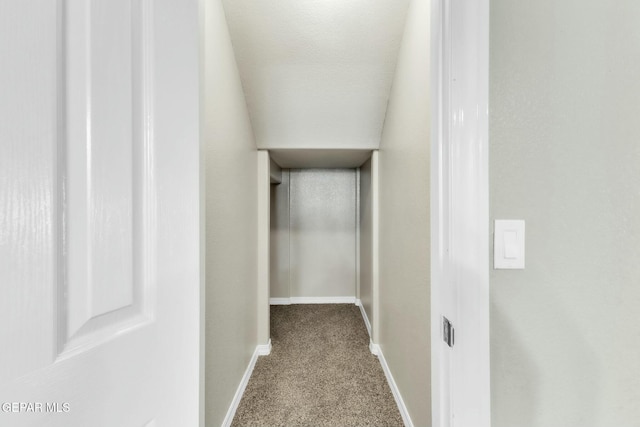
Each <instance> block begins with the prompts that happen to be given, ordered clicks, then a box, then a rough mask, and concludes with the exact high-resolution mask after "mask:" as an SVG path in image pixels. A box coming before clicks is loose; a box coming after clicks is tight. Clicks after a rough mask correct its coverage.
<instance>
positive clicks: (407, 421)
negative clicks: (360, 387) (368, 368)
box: [369, 341, 413, 427]
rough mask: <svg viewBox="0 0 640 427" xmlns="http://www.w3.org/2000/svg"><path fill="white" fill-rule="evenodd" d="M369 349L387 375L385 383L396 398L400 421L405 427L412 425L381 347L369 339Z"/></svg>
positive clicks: (411, 426)
mask: <svg viewBox="0 0 640 427" xmlns="http://www.w3.org/2000/svg"><path fill="white" fill-rule="evenodd" d="M369 350H371V353H372V354H374V355H375V356H378V360H379V361H380V365H382V370H383V371H384V375H385V377H387V383H389V388H391V393H393V398H394V399H395V400H396V405H398V410H399V411H400V415H401V416H402V421H403V422H404V425H405V427H413V421H411V417H410V416H409V411H407V407H406V406H405V404H404V400H402V396H401V395H400V390H398V386H397V385H396V381H395V380H394V379H393V375H392V374H391V371H390V370H389V365H387V361H386V360H385V358H384V354H383V353H382V349H381V348H380V346H379V345H378V344H374V343H373V341H371V342H370V343H369Z"/></svg>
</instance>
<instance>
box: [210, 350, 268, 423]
mask: <svg viewBox="0 0 640 427" xmlns="http://www.w3.org/2000/svg"><path fill="white" fill-rule="evenodd" d="M269 353H271V340H269V343H268V344H263V345H258V346H256V349H255V351H254V352H253V355H252V356H251V360H250V361H249V366H247V370H246V371H244V375H243V376H242V380H240V385H238V389H237V390H236V394H235V395H234V396H233V400H232V401H231V405H230V406H229V409H228V410H227V415H226V416H225V417H224V421H222V427H229V426H231V422H232V421H233V417H234V416H235V415H236V410H237V409H238V405H239V404H240V400H242V395H243V394H244V390H245V389H246V388H247V384H248V383H249V378H251V374H252V373H253V368H255V366H256V362H257V361H258V356H266V355H268V354H269Z"/></svg>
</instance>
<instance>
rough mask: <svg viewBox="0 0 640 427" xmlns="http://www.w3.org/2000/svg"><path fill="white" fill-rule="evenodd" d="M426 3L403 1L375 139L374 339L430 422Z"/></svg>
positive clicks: (417, 413) (415, 408) (422, 422)
mask: <svg viewBox="0 0 640 427" xmlns="http://www.w3.org/2000/svg"><path fill="white" fill-rule="evenodd" d="M429 28H430V2H429V1H428V0H413V1H412V2H411V5H410V6H409V11H408V15H407V22H406V27H405V33H404V38H403V41H402V47H401V50H400V54H399V57H398V65H397V69H396V74H395V79H394V82H393V88H392V91H391V98H390V100H389V107H388V110H387V116H386V120H385V125H384V130H383V134H382V141H381V145H380V154H379V158H380V176H379V185H380V211H379V212H380V284H379V287H380V312H379V316H380V319H379V324H380V346H381V349H382V351H383V353H384V356H385V358H386V360H387V363H388V365H389V368H390V369H391V372H392V374H393V376H394V378H395V380H396V383H397V385H398V388H399V390H400V393H401V395H402V397H403V399H404V402H405V404H406V406H407V408H408V410H409V414H410V416H411V418H412V420H413V423H414V425H416V426H428V425H431V409H430V406H431V385H430V380H431V377H430V368H431V362H430V360H431V346H430V340H431V330H430V306H431V303H430V268H429V266H430V252H429V242H430V234H429V222H430V216H429V197H430V196H429V194H430V193H429V176H430V172H429V171H430V169H429V163H430V160H429V153H430V144H429V133H430V127H429V115H430V111H429V81H430V70H429V57H430V47H429V43H430V42H429V33H430V30H429Z"/></svg>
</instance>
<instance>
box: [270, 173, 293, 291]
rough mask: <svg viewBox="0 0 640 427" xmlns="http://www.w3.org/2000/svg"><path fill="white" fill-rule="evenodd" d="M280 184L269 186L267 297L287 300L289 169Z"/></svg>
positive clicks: (288, 276) (288, 273)
mask: <svg viewBox="0 0 640 427" xmlns="http://www.w3.org/2000/svg"><path fill="white" fill-rule="evenodd" d="M281 176H282V182H281V183H280V184H278V185H275V184H272V185H271V206H270V208H271V242H270V248H271V253H270V259H269V262H270V268H269V275H270V278H269V287H270V292H269V296H270V297H271V298H289V296H290V295H289V282H290V279H291V277H290V276H291V272H290V268H289V267H290V265H289V263H290V258H289V176H290V172H289V169H283V170H282V175H281Z"/></svg>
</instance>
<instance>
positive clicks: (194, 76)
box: [0, 0, 200, 427]
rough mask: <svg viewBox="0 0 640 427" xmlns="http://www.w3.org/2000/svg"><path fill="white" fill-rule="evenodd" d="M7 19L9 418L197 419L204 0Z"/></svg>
mask: <svg viewBox="0 0 640 427" xmlns="http://www.w3.org/2000/svg"><path fill="white" fill-rule="evenodd" d="M169 18H170V19H169ZM0 21H2V22H0V36H1V37H0V54H1V55H2V58H3V66H2V67H0V85H1V88H2V92H3V94H4V95H3V97H2V98H0V113H2V115H3V124H2V125H0V141H1V145H0V150H1V151H0V291H1V292H2V295H3V298H1V299H0V338H1V339H2V343H3V350H2V351H1V352H0V402H1V403H2V407H1V408H0V425H12V426H22V425H34V426H36V425H37V426H40V425H47V426H72V427H73V426H87V425H91V426H147V425H148V426H161V425H168V426H173V425H197V424H198V416H199V410H198V405H199V378H198V377H199V336H200V330H199V328H200V305H199V300H200V253H199V250H200V247H199V238H200V220H199V218H200V215H199V209H200V208H199V198H200V194H199V193H200V192H199V138H198V114H199V113H198V46H197V41H198V36H197V31H198V7H197V2H196V1H195V0H194V1H186V2H185V1H178V0H155V1H154V0H112V1H106V2H105V1H99V0H68V1H62V0H59V1H50V0H47V1H45V0H40V1H31V2H24V1H20V0H11V1H7V2H3V4H2V6H0ZM167 41H170V43H167ZM26 403H30V404H31V406H28V405H26ZM21 404H22V405H21Z"/></svg>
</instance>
